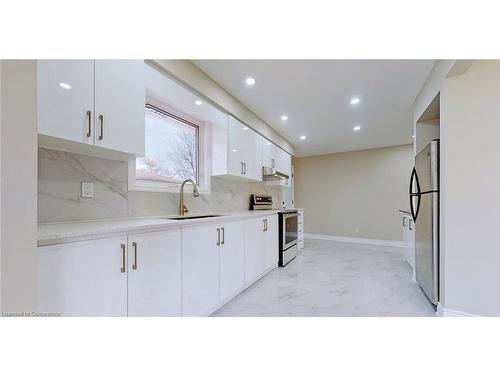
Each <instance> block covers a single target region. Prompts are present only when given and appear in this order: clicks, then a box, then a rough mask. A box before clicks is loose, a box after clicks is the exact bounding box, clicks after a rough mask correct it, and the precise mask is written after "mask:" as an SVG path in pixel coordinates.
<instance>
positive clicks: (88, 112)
mask: <svg viewBox="0 0 500 375" xmlns="http://www.w3.org/2000/svg"><path fill="white" fill-rule="evenodd" d="M87 121H88V128H87V138H90V137H91V136H92V111H87Z"/></svg>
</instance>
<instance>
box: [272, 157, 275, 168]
mask: <svg viewBox="0 0 500 375" xmlns="http://www.w3.org/2000/svg"><path fill="white" fill-rule="evenodd" d="M271 166H272V167H273V168H274V167H275V166H276V163H275V162H274V159H271Z"/></svg>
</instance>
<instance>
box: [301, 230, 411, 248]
mask: <svg viewBox="0 0 500 375" xmlns="http://www.w3.org/2000/svg"><path fill="white" fill-rule="evenodd" d="M304 238H313V239H316V240H327V241H339V242H352V243H362V244H366V245H379V246H392V247H403V248H404V247H407V246H408V245H407V243H406V242H404V241H390V240H377V239H375V238H359V237H341V236H329V235H325V234H313V233H304Z"/></svg>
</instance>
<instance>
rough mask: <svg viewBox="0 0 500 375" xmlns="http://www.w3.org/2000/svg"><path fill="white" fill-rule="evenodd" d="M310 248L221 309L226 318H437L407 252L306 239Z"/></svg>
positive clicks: (217, 314) (216, 314) (306, 245)
mask: <svg viewBox="0 0 500 375" xmlns="http://www.w3.org/2000/svg"><path fill="white" fill-rule="evenodd" d="M305 241H306V242H305V249H304V250H302V251H300V252H299V256H298V257H297V258H296V259H294V260H293V261H292V262H291V263H289V264H288V265H287V267H285V268H278V269H275V270H273V271H272V272H270V273H269V274H268V275H266V276H265V277H264V278H262V279H261V280H259V281H258V282H257V283H255V284H254V285H253V286H251V287H250V288H248V289H247V290H246V291H245V292H243V293H242V294H240V295H239V296H237V297H236V298H235V299H233V300H232V301H230V302H229V303H227V304H226V305H224V306H223V307H221V308H220V309H219V310H218V311H216V312H215V313H214V314H213V315H212V316H222V317H229V316H235V317H251V316H261V317H266V316H268V317H285V316H295V317H306V316H316V317H321V316H339V317H341V316H343V317H357V316H368V317H384V316H400V317H403V316H415V317H418V316H420V317H425V316H435V313H434V310H433V308H432V306H431V305H430V304H429V302H428V301H427V299H426V298H425V296H424V294H423V293H422V291H421V290H420V289H419V287H418V286H417V284H416V283H415V282H413V281H412V271H411V268H410V266H409V265H408V264H407V263H406V261H405V260H404V258H403V251H404V249H401V248H391V247H382V246H372V245H363V244H353V243H342V242H334V241H324V240H312V239H307V240H305Z"/></svg>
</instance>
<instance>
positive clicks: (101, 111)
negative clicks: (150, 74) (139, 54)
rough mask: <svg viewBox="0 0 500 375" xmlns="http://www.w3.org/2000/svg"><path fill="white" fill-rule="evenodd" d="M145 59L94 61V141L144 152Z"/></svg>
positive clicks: (141, 153)
mask: <svg viewBox="0 0 500 375" xmlns="http://www.w3.org/2000/svg"><path fill="white" fill-rule="evenodd" d="M144 105H145V84H144V61H142V60H96V61H95V118H94V121H95V126H96V131H95V133H96V134H95V145H96V146H100V147H104V148H106V149H110V150H116V151H121V152H126V153H130V154H134V155H138V156H144V147H145V143H144V142H145V134H144V131H145V127H144V121H145V120H144Z"/></svg>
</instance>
